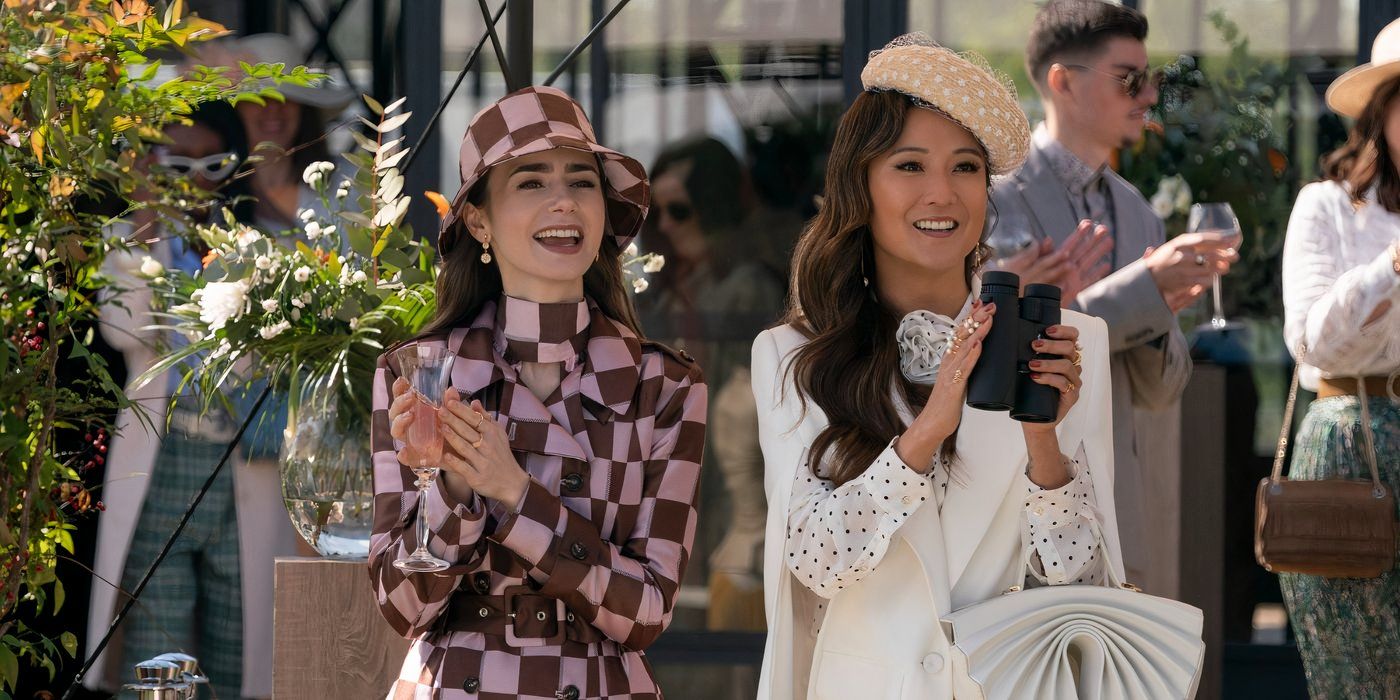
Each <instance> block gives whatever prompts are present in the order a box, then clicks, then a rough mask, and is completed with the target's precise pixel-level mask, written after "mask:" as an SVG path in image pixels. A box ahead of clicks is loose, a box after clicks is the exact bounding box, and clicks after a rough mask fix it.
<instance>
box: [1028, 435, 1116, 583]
mask: <svg viewBox="0 0 1400 700" xmlns="http://www.w3.org/2000/svg"><path fill="white" fill-rule="evenodd" d="M1070 461H1071V462H1072V470H1073V471H1074V473H1075V475H1074V479H1073V480H1071V481H1070V482H1069V483H1068V484H1066V485H1064V486H1062V487H1060V488H1057V489H1042V488H1041V487H1039V486H1036V485H1035V483H1033V482H1032V481H1031V480H1030V479H1029V478H1025V477H1023V478H1025V484H1026V494H1027V496H1026V502H1025V516H1026V519H1025V521H1024V522H1023V524H1022V535H1023V537H1024V541H1028V542H1029V543H1030V548H1031V551H1030V553H1029V554H1030V555H1031V574H1032V575H1033V576H1034V577H1035V579H1036V580H1037V581H1039V582H1040V583H1043V584H1049V585H1052V586H1058V585H1062V584H1066V583H1097V582H1099V579H1100V577H1101V576H1102V575H1103V557H1102V555H1101V554H1100V552H1099V546H1098V541H1097V538H1096V536H1095V529H1096V528H1097V527H1098V524H1097V523H1098V522H1099V519H1098V515H1097V513H1098V506H1097V503H1096V501H1095V499H1094V484H1093V480H1092V479H1091V478H1090V467H1089V466H1088V465H1087V464H1086V462H1085V457H1084V449H1083V447H1082V446H1081V447H1080V449H1079V452H1078V453H1077V454H1076V455H1075V458H1074V459H1072V460H1070Z"/></svg>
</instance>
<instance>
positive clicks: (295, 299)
mask: <svg viewBox="0 0 1400 700" xmlns="http://www.w3.org/2000/svg"><path fill="white" fill-rule="evenodd" d="M292 306H295V307H297V308H298V309H304V308H306V302H304V301H302V300H301V297H292Z"/></svg>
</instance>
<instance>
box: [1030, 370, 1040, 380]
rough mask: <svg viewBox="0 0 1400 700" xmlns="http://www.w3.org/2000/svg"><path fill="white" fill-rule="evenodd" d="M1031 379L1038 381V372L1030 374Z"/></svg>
mask: <svg viewBox="0 0 1400 700" xmlns="http://www.w3.org/2000/svg"><path fill="white" fill-rule="evenodd" d="M1031 379H1040V373H1039V372H1031Z"/></svg>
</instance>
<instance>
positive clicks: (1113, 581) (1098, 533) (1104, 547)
mask: <svg viewBox="0 0 1400 700" xmlns="http://www.w3.org/2000/svg"><path fill="white" fill-rule="evenodd" d="M1083 517H1084V519H1085V520H1086V521H1088V523H1089V531H1090V532H1093V533H1094V544H1095V545H1096V546H1097V547H1098V550H1099V559H1100V561H1102V562H1103V566H1104V571H1105V574H1104V585H1105V586H1106V587H1108V588H1124V589H1127V590H1130V591H1138V592H1141V591H1142V589H1141V588H1138V587H1137V586H1134V585H1133V584H1131V583H1128V582H1127V581H1124V580H1123V579H1121V578H1119V577H1118V572H1117V571H1114V570H1113V559H1112V558H1111V557H1110V556H1109V554H1108V544H1107V543H1106V542H1104V539H1103V528H1102V527H1101V526H1100V525H1099V519H1098V518H1096V517H1094V516H1093V515H1092V514H1089V513H1086V514H1084V516H1083ZM1035 552H1036V549H1035V543H1034V542H1031V541H1030V539H1029V538H1028V536H1027V535H1024V534H1023V535H1022V537H1021V566H1020V568H1019V569H1018V575H1017V577H1016V579H1015V580H1013V581H1012V582H1011V586H1009V587H1007V588H1006V589H1004V590H1003V591H1002V595H1005V594H1007V593H1015V592H1016V591H1019V590H1021V588H1022V587H1023V586H1024V585H1025V582H1026V579H1027V578H1028V577H1030V575H1031V571H1032V569H1031V556H1032V555H1034V554H1035Z"/></svg>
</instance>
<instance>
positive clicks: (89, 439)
mask: <svg viewBox="0 0 1400 700" xmlns="http://www.w3.org/2000/svg"><path fill="white" fill-rule="evenodd" d="M83 442H92V433H88V434H86V435H84V436H83Z"/></svg>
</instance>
